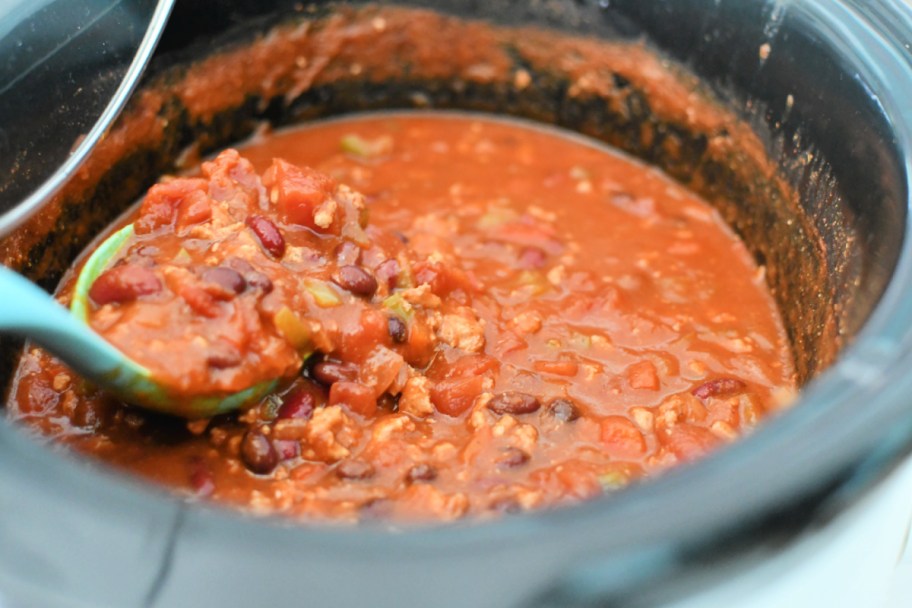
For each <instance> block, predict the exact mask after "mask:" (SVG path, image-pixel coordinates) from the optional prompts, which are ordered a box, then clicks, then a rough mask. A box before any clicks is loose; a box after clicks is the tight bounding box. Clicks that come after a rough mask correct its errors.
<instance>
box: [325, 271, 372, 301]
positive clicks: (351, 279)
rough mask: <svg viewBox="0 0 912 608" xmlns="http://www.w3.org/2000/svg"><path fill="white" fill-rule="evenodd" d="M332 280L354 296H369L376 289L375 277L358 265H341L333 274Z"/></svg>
mask: <svg viewBox="0 0 912 608" xmlns="http://www.w3.org/2000/svg"><path fill="white" fill-rule="evenodd" d="M332 280H333V281H334V282H335V283H336V284H337V285H338V286H339V287H341V288H342V289H346V290H348V291H350V292H351V293H352V294H354V295H356V296H367V297H370V296H372V295H374V293H375V292H376V291H377V279H375V278H374V277H372V276H371V275H370V273H368V272H367V271H366V270H364V269H363V268H361V267H360V266H354V265H349V266H342V267H341V268H339V270H337V271H336V273H335V274H334V275H333V277H332Z"/></svg>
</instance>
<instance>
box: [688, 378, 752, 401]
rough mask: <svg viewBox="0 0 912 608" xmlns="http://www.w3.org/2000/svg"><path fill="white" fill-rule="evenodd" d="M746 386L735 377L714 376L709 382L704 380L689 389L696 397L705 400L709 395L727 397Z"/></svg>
mask: <svg viewBox="0 0 912 608" xmlns="http://www.w3.org/2000/svg"><path fill="white" fill-rule="evenodd" d="M746 387H747V385H746V384H744V382H742V381H741V380H738V379H737V378H716V379H715V380H710V381H709V382H704V383H703V384H701V385H700V386H698V387H697V388H695V389H693V390H692V391H690V394H692V395H693V396H694V397H696V398H697V399H702V400H706V399H709V398H710V397H728V396H729V395H734V394H735V393H740V392H741V391H743V390H744V389H745V388H746Z"/></svg>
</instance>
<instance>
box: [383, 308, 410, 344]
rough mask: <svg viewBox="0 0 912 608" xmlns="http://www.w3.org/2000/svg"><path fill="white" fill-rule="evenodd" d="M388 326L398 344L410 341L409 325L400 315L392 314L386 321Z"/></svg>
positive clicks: (390, 333) (391, 335)
mask: <svg viewBox="0 0 912 608" xmlns="http://www.w3.org/2000/svg"><path fill="white" fill-rule="evenodd" d="M386 328H387V330H389V335H390V337H391V338H392V339H393V342H395V343H396V344H403V343H405V342H407V341H408V325H406V324H405V321H403V320H402V319H400V318H399V317H398V316H396V315H391V316H390V317H389V319H387V321H386Z"/></svg>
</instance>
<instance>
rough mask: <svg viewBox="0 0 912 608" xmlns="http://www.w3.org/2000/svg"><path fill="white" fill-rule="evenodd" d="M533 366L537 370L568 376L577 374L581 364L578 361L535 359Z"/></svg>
mask: <svg viewBox="0 0 912 608" xmlns="http://www.w3.org/2000/svg"><path fill="white" fill-rule="evenodd" d="M532 366H533V367H534V368H535V371H537V372H543V373H545V374H554V375H556V376H566V377H568V378H569V377H572V376H575V375H576V373H577V372H578V371H579V364H578V363H577V362H576V361H565V360H563V361H535V362H534V363H533V364H532Z"/></svg>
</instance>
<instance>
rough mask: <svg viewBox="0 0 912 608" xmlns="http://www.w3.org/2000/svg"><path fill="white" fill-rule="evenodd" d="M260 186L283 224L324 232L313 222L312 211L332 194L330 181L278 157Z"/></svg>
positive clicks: (324, 176)
mask: <svg viewBox="0 0 912 608" xmlns="http://www.w3.org/2000/svg"><path fill="white" fill-rule="evenodd" d="M263 184H264V185H265V186H266V188H267V189H268V191H269V200H271V201H272V202H273V203H274V204H275V205H276V207H277V208H278V210H279V213H280V214H281V215H282V216H283V217H284V219H285V221H287V222H289V223H291V224H298V225H300V226H307V227H308V228H313V229H315V230H323V229H322V228H320V227H319V226H317V225H316V224H315V223H314V210H315V209H316V208H317V207H318V206H319V205H321V204H322V203H323V201H325V200H326V199H327V198H328V197H329V196H330V195H332V193H333V190H334V189H335V185H336V184H335V182H334V181H333V180H332V178H330V177H329V176H327V175H324V174H322V173H317V172H316V171H314V170H313V169H311V168H309V167H296V166H294V165H292V164H291V163H288V162H286V161H284V160H282V159H279V158H277V159H275V160H274V161H272V166H271V167H270V168H269V169H267V171H266V173H265V174H264V175H263Z"/></svg>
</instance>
